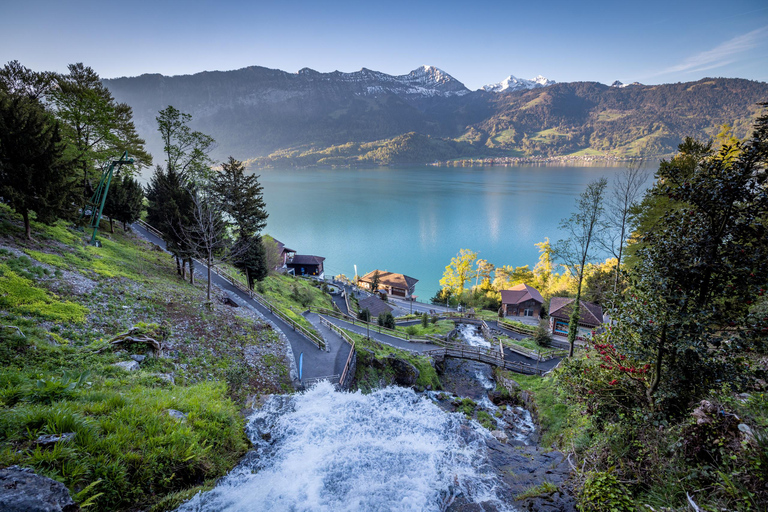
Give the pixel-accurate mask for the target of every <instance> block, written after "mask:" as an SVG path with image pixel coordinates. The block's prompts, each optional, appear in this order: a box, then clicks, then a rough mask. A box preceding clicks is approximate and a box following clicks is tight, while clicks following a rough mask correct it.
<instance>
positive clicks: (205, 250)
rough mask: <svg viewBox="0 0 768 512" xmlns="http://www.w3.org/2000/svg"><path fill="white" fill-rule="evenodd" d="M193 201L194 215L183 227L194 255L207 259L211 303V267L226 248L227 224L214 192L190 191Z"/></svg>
mask: <svg viewBox="0 0 768 512" xmlns="http://www.w3.org/2000/svg"><path fill="white" fill-rule="evenodd" d="M187 193H188V194H189V195H190V196H191V199H192V205H193V208H192V215H191V219H190V222H188V223H186V224H183V225H182V226H181V228H182V230H183V233H182V237H183V238H184V240H185V242H186V244H187V246H188V247H190V248H191V250H192V252H193V254H195V255H197V256H200V257H202V258H204V259H205V266H206V269H207V271H208V286H207V290H206V296H207V299H208V302H210V301H211V267H212V266H213V258H214V256H215V255H216V254H217V253H218V252H221V251H223V250H224V248H225V247H226V245H227V244H226V240H225V231H226V227H227V226H226V223H225V222H224V219H223V217H222V211H221V208H220V204H219V203H217V202H216V201H215V200H214V199H213V198H212V197H211V195H212V192H211V191H210V190H208V189H205V188H198V189H188V190H187Z"/></svg>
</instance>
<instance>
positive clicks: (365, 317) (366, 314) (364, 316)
mask: <svg viewBox="0 0 768 512" xmlns="http://www.w3.org/2000/svg"><path fill="white" fill-rule="evenodd" d="M357 318H358V319H359V320H362V321H363V322H370V321H371V312H370V310H369V309H368V308H365V309H363V310H362V311H360V312H359V313H358V314H357Z"/></svg>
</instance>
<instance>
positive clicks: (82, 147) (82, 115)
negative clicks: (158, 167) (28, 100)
mask: <svg viewBox="0 0 768 512" xmlns="http://www.w3.org/2000/svg"><path fill="white" fill-rule="evenodd" d="M68 68H69V74H67V75H59V76H57V77H56V85H57V87H56V88H55V89H54V90H53V91H52V92H51V98H52V101H53V106H54V108H55V110H56V115H57V117H58V118H59V119H60V120H61V121H62V123H63V124H64V125H65V126H66V128H67V129H66V130H65V131H64V136H65V138H66V140H67V141H68V147H69V148H70V151H71V152H72V155H71V158H72V159H73V160H74V161H75V162H76V165H77V167H78V168H79V169H80V170H81V172H82V176H83V181H82V187H83V197H86V196H90V195H91V191H92V187H91V185H90V177H91V176H92V175H93V174H94V173H95V171H96V170H97V168H98V164H99V163H100V162H103V161H105V160H108V159H110V158H113V157H114V156H115V155H119V154H122V153H123V152H124V151H128V154H129V155H131V156H132V157H133V159H134V161H136V163H137V164H138V165H140V166H141V165H147V166H148V165H151V164H152V157H151V155H149V153H147V152H146V151H145V150H144V140H143V139H141V138H140V137H139V136H138V133H137V132H136V127H135V126H134V124H133V119H132V118H133V111H132V110H131V107H129V106H128V105H127V104H125V103H117V102H116V101H115V99H114V98H113V97H112V93H110V92H109V89H107V88H106V87H105V86H104V84H102V82H101V78H99V75H98V74H97V73H96V72H95V71H94V70H93V69H91V68H90V67H88V66H84V65H83V64H82V63H77V64H70V65H69V66H68Z"/></svg>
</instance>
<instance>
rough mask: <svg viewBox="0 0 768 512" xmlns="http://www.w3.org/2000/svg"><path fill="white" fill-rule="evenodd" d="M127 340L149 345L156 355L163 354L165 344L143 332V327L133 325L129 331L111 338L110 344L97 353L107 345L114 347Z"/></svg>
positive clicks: (98, 351)
mask: <svg viewBox="0 0 768 512" xmlns="http://www.w3.org/2000/svg"><path fill="white" fill-rule="evenodd" d="M126 342H129V343H141V344H145V345H148V346H149V347H150V348H151V349H152V350H153V351H154V353H155V357H160V356H162V355H163V344H162V343H161V342H159V341H157V340H156V339H154V338H150V337H149V336H146V335H144V334H141V329H140V328H139V327H136V326H133V327H131V328H130V329H128V331H127V332H123V333H120V334H118V335H117V336H115V337H114V338H112V339H111V340H109V345H106V346H104V347H101V348H100V349H99V350H97V351H96V353H97V354H98V353H100V352H101V351H103V350H104V349H106V348H107V347H111V346H112V347H113V346H115V345H120V344H123V343H126Z"/></svg>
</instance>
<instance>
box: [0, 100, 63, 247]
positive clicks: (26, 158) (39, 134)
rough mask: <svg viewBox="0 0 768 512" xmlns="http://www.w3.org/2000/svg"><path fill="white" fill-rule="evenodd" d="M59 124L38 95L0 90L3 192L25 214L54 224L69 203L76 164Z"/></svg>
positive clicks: (0, 191)
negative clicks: (68, 156)
mask: <svg viewBox="0 0 768 512" xmlns="http://www.w3.org/2000/svg"><path fill="white" fill-rule="evenodd" d="M63 154H64V144H63V143H62V139H61V134H60V130H59V123H58V122H56V121H55V120H54V119H53V118H52V117H51V116H50V114H48V113H47V112H46V111H45V109H44V107H43V106H42V104H41V103H40V101H39V100H37V99H36V98H34V97H30V96H29V95H27V94H23V93H21V94H19V93H16V94H12V93H10V92H8V91H7V90H5V88H3V89H0V196H2V197H3V199H4V201H5V202H6V203H8V204H9V205H10V206H11V208H13V209H14V210H15V211H17V212H18V213H20V214H21V216H22V217H23V219H24V232H25V234H26V237H27V238H28V239H30V238H31V227H30V220H29V213H30V212H31V211H34V212H35V214H36V215H37V220H38V221H40V222H45V223H50V222H53V221H55V220H56V219H57V218H58V217H60V216H62V215H63V214H64V212H65V211H66V208H67V204H68V202H67V197H68V195H69V194H68V190H69V189H70V188H71V184H72V180H71V176H72V165H71V162H70V161H68V160H67V159H65V158H64V156H63Z"/></svg>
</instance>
